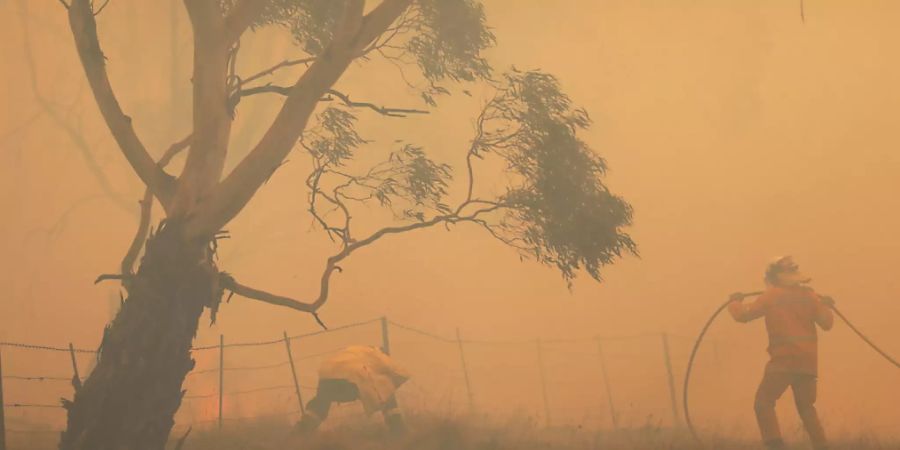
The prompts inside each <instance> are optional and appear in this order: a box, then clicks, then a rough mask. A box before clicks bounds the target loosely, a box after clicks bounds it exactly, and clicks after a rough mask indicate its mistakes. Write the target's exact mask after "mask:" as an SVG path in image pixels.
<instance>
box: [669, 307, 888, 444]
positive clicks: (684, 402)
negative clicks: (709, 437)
mask: <svg viewBox="0 0 900 450" xmlns="http://www.w3.org/2000/svg"><path fill="white" fill-rule="evenodd" d="M761 294H762V292H750V293H746V294H742V296H743V297H753V296H757V295H761ZM731 302H732V300H731V299H728V301H726V302H725V303H723V304H722V305H721V306H719V307H718V308H717V309H716V311H715V312H714V313H713V314H712V316H710V317H709V320H707V321H706V324H705V325H703V329H701V330H700V335H699V336H697V340H696V341H695V342H694V348H693V349H692V350H691V356H690V358H689V359H688V364H687V371H686V372H685V375H684V389H683V390H682V394H683V397H682V406H683V407H684V421H685V423H686V424H687V426H688V430H690V432H691V435H693V436H694V439H695V440H696V441H697V442H699V443H702V442H703V441H701V440H700V436H699V435H698V434H697V430H695V429H694V424H693V423H692V422H691V411H690V408H689V407H688V387H689V386H690V381H691V370H692V369H693V367H694V358H695V357H696V356H697V350H698V349H699V348H700V343H702V342H703V336H705V335H706V332H707V331H709V327H710V325H712V323H713V321H715V320H716V317H718V316H719V314H720V313H721V312H722V311H723V310H725V308H727V307H728V305H729V304H730V303H731ZM829 307H830V308H831V309H832V310H833V311H834V313H835V314H837V316H838V317H839V318H840V319H841V320H842V321H843V322H844V323H845V324H847V326H848V327H849V328H850V329H851V330H853V332H854V333H856V335H857V336H859V338H860V339H862V340H863V341H864V342H865V343H866V344H869V347H872V349H873V350H875V351H876V352H878V354H879V355H881V356H882V357H884V359H886V360H888V362H890V363H891V364H893V365H894V367H896V368H898V369H900V363H898V362H897V360H896V359H894V358H892V357H891V356H890V355H888V354H887V353H885V352H884V350H882V349H881V348H879V347H878V346H877V345H875V343H874V342H872V340H870V339H869V338H868V337H867V336H866V335H865V334H863V333H862V332H861V331H859V329H858V328H856V326H855V325H853V323H852V322H850V320H849V319H847V317H846V316H844V315H843V314H842V313H841V312H840V311H839V310H838V309H837V308H836V307H835V306H834V305H833V304H832V305H829Z"/></svg>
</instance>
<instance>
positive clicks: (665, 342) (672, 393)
mask: <svg viewBox="0 0 900 450" xmlns="http://www.w3.org/2000/svg"><path fill="white" fill-rule="evenodd" d="M662 346H663V357H664V359H665V363H666V373H667V374H668V379H669V396H670V398H671V400H672V420H673V424H674V425H675V426H679V425H681V416H679V415H678V401H677V400H676V398H677V395H676V394H675V376H674V375H673V374H672V358H671V357H670V355H669V335H668V334H667V333H663V334H662Z"/></svg>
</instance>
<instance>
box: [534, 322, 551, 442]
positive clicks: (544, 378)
mask: <svg viewBox="0 0 900 450" xmlns="http://www.w3.org/2000/svg"><path fill="white" fill-rule="evenodd" d="M537 357H538V368H539V369H540V373H541V394H542V396H543V398H544V420H545V422H546V426H547V427H549V426H550V400H549V398H547V376H546V374H545V373H544V372H545V371H544V349H543V345H541V339H540V338H538V340H537Z"/></svg>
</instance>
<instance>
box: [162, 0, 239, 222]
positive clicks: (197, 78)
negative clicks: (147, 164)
mask: <svg viewBox="0 0 900 450" xmlns="http://www.w3.org/2000/svg"><path fill="white" fill-rule="evenodd" d="M184 5H185V8H186V9H187V12H188V17H189V18H190V21H191V30H192V32H193V35H194V74H193V78H192V81H193V99H192V100H193V130H194V131H193V143H192V145H191V149H190V151H189V152H188V157H187V161H186V162H185V165H184V170H183V171H182V173H181V176H180V177H179V179H178V187H177V191H176V193H175V198H174V199H173V206H172V208H171V209H172V211H171V212H170V216H173V215H174V216H178V217H186V216H188V215H190V214H192V213H193V210H194V208H195V207H196V205H197V203H199V202H200V201H201V199H203V198H204V197H206V196H207V195H208V194H209V193H210V191H212V190H213V188H214V187H215V186H216V185H217V184H218V182H219V179H220V178H221V176H222V171H223V170H224V168H225V157H226V152H227V149H228V139H229V136H230V133H231V123H232V120H231V114H230V109H229V108H228V77H227V72H228V66H229V64H228V63H229V57H230V56H231V57H232V58H233V57H234V54H233V53H232V52H230V49H232V47H233V43H231V42H229V41H227V40H226V38H225V18H224V17H223V16H222V11H221V8H220V6H219V2H218V0H184Z"/></svg>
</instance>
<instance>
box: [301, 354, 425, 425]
mask: <svg viewBox="0 0 900 450" xmlns="http://www.w3.org/2000/svg"><path fill="white" fill-rule="evenodd" d="M319 379H320V380H322V379H336V380H347V381H349V382H351V383H353V384H354V385H356V388H357V389H358V390H359V400H360V401H361V402H362V404H363V408H365V410H366V413H367V414H372V413H373V412H376V411H380V410H382V409H384V404H385V402H386V401H388V399H389V398H391V396H393V395H394V391H396V390H397V388H399V387H400V385H402V384H403V383H405V382H406V380H408V379H409V373H408V372H407V371H406V370H404V369H403V368H402V367H400V366H398V365H397V363H395V362H394V360H393V359H391V358H390V357H389V356H388V355H386V354H384V352H382V351H381V350H380V349H378V348H376V347H370V346H362V345H354V346H350V347H347V348H345V349H343V350H341V351H339V352H338V353H336V354H334V355H332V356H331V357H329V358H328V359H326V360H325V361H324V362H322V365H321V366H320V367H319Z"/></svg>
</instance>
